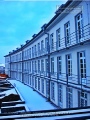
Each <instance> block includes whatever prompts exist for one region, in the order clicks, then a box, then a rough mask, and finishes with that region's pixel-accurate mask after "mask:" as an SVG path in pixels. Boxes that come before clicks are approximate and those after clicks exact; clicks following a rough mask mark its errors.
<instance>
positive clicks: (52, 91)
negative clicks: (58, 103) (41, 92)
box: [51, 82, 55, 100]
mask: <svg viewBox="0 0 90 120" xmlns="http://www.w3.org/2000/svg"><path fill="white" fill-rule="evenodd" d="M51 99H52V100H55V83H54V82H51Z"/></svg>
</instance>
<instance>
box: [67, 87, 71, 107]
mask: <svg viewBox="0 0 90 120" xmlns="http://www.w3.org/2000/svg"><path fill="white" fill-rule="evenodd" d="M66 100H67V108H72V107H73V93H72V88H70V87H68V88H66Z"/></svg>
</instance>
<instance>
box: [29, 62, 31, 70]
mask: <svg viewBox="0 0 90 120" xmlns="http://www.w3.org/2000/svg"><path fill="white" fill-rule="evenodd" d="M29 65H30V66H29V67H30V72H31V61H30V64H29Z"/></svg>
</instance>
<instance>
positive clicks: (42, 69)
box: [41, 60, 44, 73]
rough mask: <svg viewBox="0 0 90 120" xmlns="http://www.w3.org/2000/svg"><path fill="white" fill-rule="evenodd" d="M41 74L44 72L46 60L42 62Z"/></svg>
mask: <svg viewBox="0 0 90 120" xmlns="http://www.w3.org/2000/svg"><path fill="white" fill-rule="evenodd" d="M41 72H42V73H43V72H44V60H41Z"/></svg>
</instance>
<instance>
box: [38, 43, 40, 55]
mask: <svg viewBox="0 0 90 120" xmlns="http://www.w3.org/2000/svg"><path fill="white" fill-rule="evenodd" d="M38 55H40V43H38Z"/></svg>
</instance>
